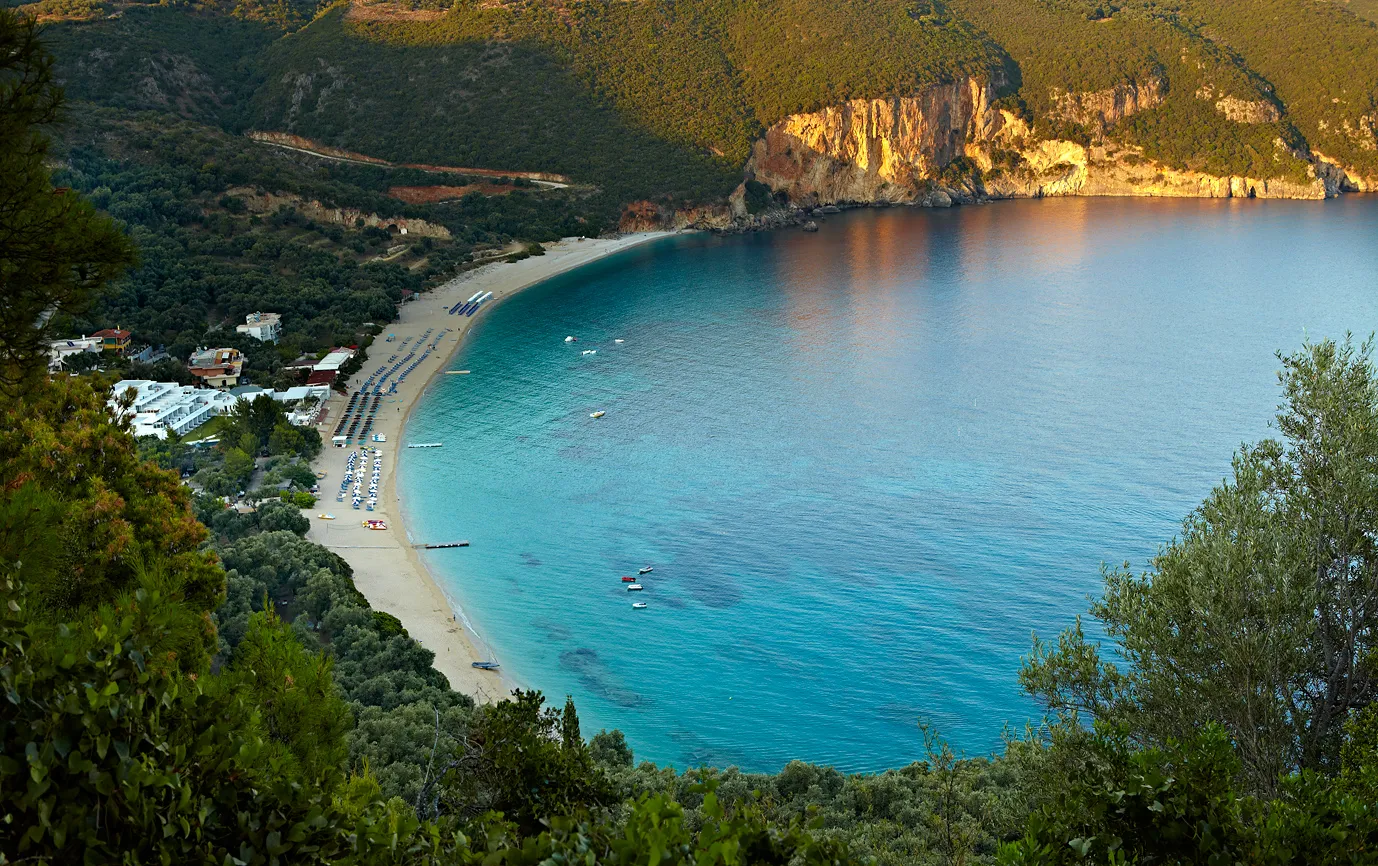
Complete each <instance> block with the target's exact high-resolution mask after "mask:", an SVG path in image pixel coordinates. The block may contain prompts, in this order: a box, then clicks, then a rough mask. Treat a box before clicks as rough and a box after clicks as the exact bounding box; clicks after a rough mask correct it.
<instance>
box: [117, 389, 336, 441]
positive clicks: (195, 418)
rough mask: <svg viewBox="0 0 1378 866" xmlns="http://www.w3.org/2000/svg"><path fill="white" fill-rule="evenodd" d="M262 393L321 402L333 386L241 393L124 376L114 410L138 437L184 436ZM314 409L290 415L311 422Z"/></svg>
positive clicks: (284, 399) (286, 399) (281, 398)
mask: <svg viewBox="0 0 1378 866" xmlns="http://www.w3.org/2000/svg"><path fill="white" fill-rule="evenodd" d="M130 393H132V394H133V401H134V402H133V403H132V404H131V405H130V406H129V407H127V408H126V407H123V406H121V405H120V404H121V400H122V398H124V397H125V396H126V395H128V394H130ZM259 394H268V395H269V396H271V397H272V398H273V399H274V400H277V401H279V402H282V403H289V402H301V401H303V400H315V401H316V402H317V403H318V404H319V403H324V402H325V401H326V400H328V399H330V387H329V386H328V385H326V386H301V387H297V388H292V389H289V390H287V391H269V390H267V389H261V388H245V389H242V391H241V393H238V394H232V393H230V392H228V391H216V390H213V389H210V388H193V387H192V386H191V385H178V384H175V383H173V382H150V381H148V380H147V379H123V380H121V381H119V382H116V383H115V387H114V388H113V389H111V392H110V409H111V411H113V412H114V413H115V415H116V417H119V418H130V419H131V426H132V428H133V429H132V432H133V433H134V435H135V436H157V437H158V438H159V439H166V438H167V431H169V430H171V431H172V432H174V433H176V434H177V435H178V436H181V435H183V434H185V433H187V432H189V431H191V430H195V429H196V428H197V427H200V426H201V425H202V424H204V423H206V422H207V421H209V420H210V419H212V418H214V417H215V416H217V415H224V414H225V413H226V412H229V411H230V410H231V409H233V408H234V407H235V406H236V405H237V404H238V403H239V401H240V400H252V399H254V398H255V397H257V396H258V395H259ZM311 414H312V413H310V412H304V413H294V414H293V415H291V416H289V420H290V421H292V422H293V423H305V424H309V423H310V421H311Z"/></svg>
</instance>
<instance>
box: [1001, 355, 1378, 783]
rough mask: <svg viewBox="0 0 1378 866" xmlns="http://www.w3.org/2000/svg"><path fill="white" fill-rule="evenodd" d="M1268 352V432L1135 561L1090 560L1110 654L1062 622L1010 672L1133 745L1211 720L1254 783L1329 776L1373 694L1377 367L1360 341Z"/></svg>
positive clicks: (1377, 614) (1377, 629)
mask: <svg viewBox="0 0 1378 866" xmlns="http://www.w3.org/2000/svg"><path fill="white" fill-rule="evenodd" d="M1282 360H1283V370H1282V373H1281V380H1282V387H1283V393H1284V395H1285V396H1286V400H1287V402H1286V404H1285V407H1284V410H1283V411H1282V412H1281V413H1280V414H1279V416H1278V419H1277V428H1278V430H1279V432H1281V434H1282V436H1283V440H1282V441H1280V442H1279V441H1274V440H1264V441H1262V442H1259V443H1257V444H1256V445H1253V446H1251V447H1248V448H1245V449H1244V450H1243V451H1241V452H1240V453H1239V454H1238V455H1237V456H1236V458H1235V461H1234V467H1233V473H1232V475H1233V477H1232V478H1230V479H1228V480H1227V482H1226V483H1224V484H1222V485H1221V486H1220V487H1218V488H1216V489H1215V490H1214V491H1212V493H1211V495H1210V496H1209V497H1208V498H1207V499H1206V502H1205V503H1204V504H1203V505H1202V506H1201V508H1200V509H1198V510H1197V511H1196V512H1195V513H1194V514H1192V515H1191V517H1189V518H1188V519H1187V521H1186V523H1185V524H1184V526H1183V529H1182V536H1181V538H1180V539H1177V540H1175V541H1174V542H1173V543H1171V544H1169V545H1168V546H1167V547H1166V548H1164V549H1163V551H1162V552H1161V553H1160V554H1159V555H1158V557H1157V558H1156V559H1155V560H1154V561H1153V568H1152V571H1151V572H1149V573H1147V574H1142V575H1136V574H1133V573H1132V572H1130V571H1129V570H1128V569H1127V568H1121V569H1115V570H1112V571H1109V572H1107V574H1106V579H1105V582H1106V586H1105V593H1104V595H1103V596H1102V597H1101V599H1100V600H1098V601H1097V602H1096V603H1095V604H1094V605H1093V606H1092V613H1093V614H1094V615H1095V616H1096V617H1097V618H1098V619H1100V620H1101V621H1102V622H1103V623H1105V626H1106V630H1107V632H1108V634H1109V635H1110V636H1111V637H1112V638H1113V639H1114V640H1115V641H1116V643H1117V645H1118V646H1117V648H1116V652H1114V653H1113V654H1111V655H1109V656H1103V655H1102V654H1101V653H1100V651H1099V650H1098V648H1097V647H1095V646H1093V645H1091V644H1089V643H1088V642H1087V641H1086V640H1085V638H1084V637H1083V635H1082V632H1081V629H1080V626H1079V625H1078V626H1077V627H1076V628H1073V629H1071V630H1069V631H1068V632H1066V633H1064V634H1063V635H1062V636H1061V638H1060V639H1059V640H1058V641H1057V642H1056V644H1045V643H1041V642H1040V643H1036V645H1035V647H1034V652H1033V656H1032V660H1031V664H1030V665H1029V666H1028V668H1027V669H1026V671H1025V674H1024V681H1025V684H1026V686H1027V687H1028V688H1029V689H1030V690H1031V691H1033V692H1035V693H1037V694H1039V695H1042V696H1043V697H1045V699H1046V700H1047V701H1048V703H1049V706H1050V707H1051V708H1052V709H1053V710H1054V711H1055V712H1060V713H1067V712H1079V713H1081V714H1083V715H1089V716H1092V717H1094V718H1096V719H1100V720H1104V721H1107V722H1110V723H1113V724H1116V725H1122V726H1124V727H1126V728H1127V729H1128V730H1130V731H1133V732H1134V733H1135V735H1136V736H1137V737H1139V738H1140V739H1141V740H1142V741H1145V742H1149V743H1165V742H1168V741H1169V740H1176V741H1180V742H1185V741H1186V740H1187V739H1188V738H1189V737H1190V736H1191V735H1192V734H1193V733H1194V732H1195V731H1196V730H1197V729H1198V728H1199V727H1200V725H1201V724H1202V722H1203V721H1210V722H1213V723H1216V724H1219V725H1221V726H1222V727H1223V729H1224V730H1225V731H1226V732H1227V733H1228V735H1229V737H1230V739H1231V740H1232V741H1233V742H1234V744H1235V748H1236V749H1237V750H1238V752H1239V755H1240V759H1241V760H1242V763H1243V771H1244V776H1245V778H1246V780H1247V784H1248V785H1249V787H1251V788H1253V789H1255V790H1259V791H1269V790H1272V789H1273V787H1274V786H1275V785H1276V784H1277V780H1278V779H1279V778H1280V777H1281V776H1283V775H1285V774H1288V773H1291V772H1295V771H1297V770H1314V771H1320V772H1325V773H1328V774H1333V773H1335V772H1337V771H1338V768H1339V766H1340V762H1341V751H1342V748H1343V744H1344V741H1345V738H1344V727H1345V725H1346V723H1347V722H1348V721H1349V720H1350V719H1351V717H1352V716H1353V714H1354V713H1355V712H1357V711H1359V710H1361V709H1363V708H1364V707H1366V706H1368V705H1369V704H1371V703H1372V702H1373V700H1374V697H1375V691H1378V670H1375V669H1374V667H1373V664H1374V661H1375V660H1376V659H1378V643H1376V642H1375V634H1378V554H1376V553H1375V550H1374V547H1373V544H1374V540H1373V535H1372V527H1374V526H1375V525H1378V486H1375V485H1374V483H1373V480H1372V468H1371V467H1372V466H1373V464H1374V462H1375V461H1378V370H1375V368H1374V366H1373V364H1372V361H1371V360H1370V357H1369V347H1367V346H1365V347H1363V348H1362V349H1358V348H1355V347H1353V346H1352V345H1349V344H1344V345H1336V344H1334V343H1331V342H1322V343H1319V344H1316V345H1314V346H1310V347H1308V348H1307V349H1306V350H1304V351H1302V352H1300V353H1298V354H1296V355H1293V356H1288V357H1285V358H1283V359H1282ZM1121 660H1123V662H1124V663H1127V664H1126V665H1124V666H1122V661H1121Z"/></svg>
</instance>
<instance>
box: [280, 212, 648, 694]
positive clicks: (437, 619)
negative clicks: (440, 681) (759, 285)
mask: <svg viewBox="0 0 1378 866" xmlns="http://www.w3.org/2000/svg"><path fill="white" fill-rule="evenodd" d="M668 234H670V233H669V232H643V233H637V234H629V235H624V236H622V237H620V238H616V239H593V238H586V239H583V240H578V239H574V238H566V239H564V240H562V241H560V242H558V243H554V244H548V245H546V254H545V255H544V256H534V257H532V258H528V259H524V260H522V261H520V262H515V263H512V264H507V263H501V264H491V265H485V266H484V267H481V268H478V269H476V270H473V271H469V272H467V273H465V274H462V275H461V276H459V277H457V278H456V279H454V280H452V281H450V282H449V283H446V284H445V285H443V286H441V287H439V288H437V289H434V290H432V291H430V292H427V293H426V294H424V295H421V296H419V298H418V299H417V300H414V301H412V302H411V303H408V304H406V305H404V306H403V307H402V312H401V316H400V317H399V318H398V320H397V321H395V322H393V323H391V324H389V325H388V326H387V327H386V328H385V330H384V332H383V336H380V337H378V338H377V339H376V340H375V342H374V344H373V346H372V347H371V350H370V352H369V356H370V357H369V360H368V361H366V362H365V363H364V365H363V368H362V369H361V370H360V371H359V372H358V373H356V374H355V375H354V377H353V378H352V379H351V380H350V381H349V393H351V394H352V393H353V392H354V391H355V390H356V389H357V388H358V387H359V385H360V384H362V382H363V381H364V380H365V379H366V378H368V376H369V374H370V373H372V372H373V371H375V370H377V369H378V367H379V365H381V364H382V363H383V362H384V361H386V360H387V358H388V356H389V355H390V354H392V351H393V348H394V347H396V346H400V345H401V344H402V342H403V341H405V340H407V339H408V338H410V340H411V342H410V343H408V344H407V347H406V349H404V350H401V351H403V352H404V353H405V352H406V351H410V350H411V349H412V348H413V347H415V346H417V345H418V344H420V343H421V337H422V335H423V334H425V333H426V331H427V329H431V334H430V336H429V337H427V338H426V340H425V345H430V343H432V342H434V341H435V339H436V337H437V335H439V334H440V333H441V332H442V331H444V330H445V329H447V328H448V329H449V330H448V332H446V333H445V334H444V336H443V337H442V338H441V340H440V342H439V344H438V346H437V350H436V351H435V352H432V353H431V355H430V357H428V358H427V359H426V360H425V361H424V362H423V363H422V364H421V365H420V366H418V367H417V368H416V369H415V370H413V371H412V372H411V374H410V375H409V376H408V377H407V379H406V381H405V382H403V383H402V384H401V386H400V387H399V388H398V390H397V393H396V394H391V395H389V396H388V397H386V398H385V399H384V400H383V402H382V404H381V406H380V407H379V412H378V416H377V419H376V421H375V422H374V427H373V431H372V432H373V433H376V434H382V435H383V436H385V437H386V439H387V441H386V442H384V443H375V442H370V443H368V444H369V446H370V447H372V448H377V449H379V450H381V451H382V453H383V472H382V477H381V481H382V484H381V493H380V496H379V501H378V506H377V507H376V509H375V510H374V511H372V512H368V511H365V510H363V509H360V510H359V511H355V510H354V509H353V508H351V507H350V504H349V502H347V501H346V502H336V501H335V494H336V492H337V491H338V490H339V486H340V479H341V478H342V477H343V475H344V466H345V461H346V459H347V457H348V455H349V454H350V453H351V452H352V451H354V450H356V449H358V448H360V447H362V446H360V445H358V444H356V443H350V447H348V448H335V447H332V446H331V444H330V437H331V434H332V433H333V432H334V429H335V424H336V422H337V421H339V418H340V414H341V413H342V412H343V411H344V408H345V406H346V404H347V402H348V396H347V395H346V396H344V397H341V396H340V395H339V393H338V392H337V393H336V394H334V395H333V397H332V398H331V401H330V404H329V407H328V408H329V412H328V414H327V416H326V418H325V419H324V420H323V421H322V422H321V423H320V424H319V425H318V427H317V429H318V430H319V431H320V434H321V439H322V440H323V441H324V442H325V444H326V447H325V448H324V449H323V450H322V452H321V456H320V457H319V458H318V459H317V460H316V462H315V469H316V471H317V472H324V473H325V474H326V475H325V478H324V479H323V480H322V481H321V482H320V485H321V500H320V502H319V503H317V505H316V507H315V508H313V509H310V510H309V511H306V512H303V513H305V514H306V515H307V516H308V517H310V519H311V531H310V533H309V535H308V537H309V538H310V539H311V540H312V541H315V542H317V543H318V544H322V545H324V546H326V547H328V548H330V549H331V550H333V551H335V552H336V553H338V554H339V555H340V556H342V557H343V558H344V559H345V561H347V562H348V563H349V564H350V566H351V567H353V569H354V583H355V585H356V586H358V588H359V591H360V592H362V593H363V594H364V596H365V597H366V598H368V600H369V603H370V604H372V605H373V607H375V608H377V609H378V610H383V611H387V612H388V613H390V614H392V615H393V616H395V617H397V618H398V619H399V620H401V621H402V624H403V626H405V627H406V629H407V631H408V633H410V634H411V636H412V637H413V638H415V639H416V640H417V641H418V642H419V643H421V644H422V645H423V646H425V647H426V648H428V649H430V650H432V651H433V652H434V653H435V667H436V669H437V670H439V671H440V672H441V673H443V674H445V676H446V677H448V678H449V680H450V685H451V687H453V688H454V689H456V690H458V691H461V692H464V693H465V694H468V695H471V696H473V697H474V699H475V700H477V701H480V702H488V701H495V700H500V699H502V698H503V697H505V696H506V694H507V693H508V691H509V688H510V686H511V681H510V680H509V679H506V678H504V677H503V676H501V675H499V674H497V673H490V672H486V671H481V670H478V669H476V668H474V667H472V663H473V662H475V661H483V660H487V659H489V658H490V656H489V654H488V651H487V647H486V646H485V644H484V642H483V639H482V633H481V632H482V629H481V625H480V624H477V623H474V622H473V621H472V620H471V619H469V618H467V617H466V616H465V615H464V612H462V611H460V610H459V608H458V605H456V604H455V603H454V602H453V600H451V599H450V598H449V597H448V596H447V595H446V594H445V592H444V590H442V589H441V587H440V586H439V584H437V583H436V581H435V580H434V578H433V577H432V576H431V574H430V572H429V570H428V569H427V568H426V567H425V565H424V564H423V563H422V562H421V559H420V556H419V555H418V553H417V548H416V546H415V545H414V544H413V541H412V539H411V537H410V536H409V535H408V533H407V530H406V527H405V526H404V525H403V522H402V513H401V507H400V506H401V503H400V501H399V499H398V496H397V484H396V469H397V462H398V456H399V448H400V446H401V438H402V430H403V428H404V426H405V425H406V421H407V416H408V415H409V414H410V413H411V409H412V407H413V406H414V405H416V402H417V400H418V399H419V398H420V397H421V395H422V394H423V393H425V391H426V388H427V386H428V385H429V384H430V382H431V380H432V379H433V378H434V377H435V376H436V375H437V374H439V373H441V371H443V370H445V369H447V368H448V367H449V362H450V359H451V357H453V355H454V351H455V349H456V348H458V347H459V345H460V343H461V341H462V340H463V339H464V336H465V334H466V332H467V331H468V329H469V328H470V327H471V326H472V325H473V323H474V322H475V321H476V320H477V319H478V318H479V317H480V316H483V315H485V314H486V313H487V312H488V311H489V310H491V309H492V308H493V306H495V305H496V304H498V303H501V302H502V301H503V300H504V299H505V298H508V297H510V296H511V295H513V294H515V293H516V292H519V291H521V290H522V289H524V288H527V287H529V286H532V285H535V284H536V283H539V282H541V281H542V280H545V279H548V278H550V277H553V276H555V275H557V274H561V273H564V272H565V271H568V270H571V269H573V268H577V267H580V266H581V265H586V264H588V263H590V262H593V261H596V260H598V259H601V258H604V257H605V256H608V255H611V254H613V253H616V252H619V251H621V250H625V249H628V248H630V247H634V246H637V245H638V244H643V243H646V242H648V241H652V240H657V239H659V238H662V237H666V236H667V235H668ZM477 291H485V292H492V293H493V298H492V300H491V301H490V302H489V303H487V304H485V305H484V306H483V308H482V309H481V310H480V312H479V313H478V314H476V315H474V316H472V317H460V316H452V315H450V314H449V310H450V308H451V307H453V306H454V305H455V304H456V303H459V302H460V301H463V300H465V299H467V298H468V297H469V296H470V295H472V294H474V293H475V292H477ZM388 334H393V335H395V339H394V340H393V342H391V343H389V342H385V337H386V335H388ZM418 356H419V352H418ZM321 513H329V514H333V515H334V516H335V518H336V519H334V520H322V519H320V518H318V517H317V515H318V514H321ZM366 517H367V518H381V519H383V520H385V521H387V525H388V528H387V530H386V531H379V530H368V529H365V528H363V525H362V521H363V519H364V518H366ZM425 540H426V541H431V542H436V541H453V540H458V539H425ZM463 553H464V551H463V550H459V551H455V554H456V555H460V556H462V555H463ZM499 661H501V660H499Z"/></svg>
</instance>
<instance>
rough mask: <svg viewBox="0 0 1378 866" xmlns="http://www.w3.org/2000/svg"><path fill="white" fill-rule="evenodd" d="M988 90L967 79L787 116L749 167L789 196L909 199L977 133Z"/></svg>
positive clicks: (761, 142) (754, 154)
mask: <svg viewBox="0 0 1378 866" xmlns="http://www.w3.org/2000/svg"><path fill="white" fill-rule="evenodd" d="M988 97H989V89H988V88H987V87H986V86H985V85H984V84H983V83H981V82H978V81H976V80H975V79H965V80H963V81H961V82H958V83H954V84H939V85H935V86H933V87H928V88H925V89H924V90H923V91H921V92H920V93H919V94H917V95H915V96H912V97H893V98H890V99H854V100H850V101H848V102H844V103H842V104H840V105H836V106H830V107H828V108H824V109H823V110H821V111H816V112H811V113H809V114H796V115H792V116H790V117H787V118H785V119H784V120H782V121H780V122H779V123H777V124H775V125H774V126H772V127H770V129H768V130H766V134H765V137H764V138H762V139H760V140H759V141H757V142H756V144H755V147H754V148H753V151H752V156H751V160H750V162H749V163H748V166H749V172H750V173H751V174H753V175H754V176H755V179H756V180H758V181H760V182H761V183H764V184H767V185H769V186H770V187H771V188H772V189H774V190H776V191H777V192H779V191H784V192H786V193H788V194H789V197H790V200H791V201H808V200H812V201H814V202H822V203H832V202H839V201H856V202H880V201H887V202H908V201H913V200H914V199H915V197H916V196H917V195H919V194H920V193H921V192H922V191H923V190H924V188H925V185H924V183H923V181H925V180H927V179H930V178H933V177H936V176H937V174H938V173H939V172H940V171H941V170H942V168H943V167H944V166H946V165H947V164H949V163H951V162H952V161H953V160H954V159H956V158H957V157H959V156H962V155H963V154H964V150H965V147H966V144H967V141H968V139H970V138H972V137H979V136H980V135H981V134H982V131H981V130H978V129H975V128H974V125H975V124H976V123H977V122H978V121H980V120H984V119H985V118H986V117H987V115H988V114H989V105H988V103H987V99H988Z"/></svg>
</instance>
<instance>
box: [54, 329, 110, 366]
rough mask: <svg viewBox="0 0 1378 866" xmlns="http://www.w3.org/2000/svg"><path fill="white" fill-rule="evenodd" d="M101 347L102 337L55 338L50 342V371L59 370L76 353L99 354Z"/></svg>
mask: <svg viewBox="0 0 1378 866" xmlns="http://www.w3.org/2000/svg"><path fill="white" fill-rule="evenodd" d="M101 348H102V340H101V338H100V337H79V338H73V339H70V340H53V341H52V342H51V343H49V344H48V372H50V373H56V372H59V371H60V370H61V369H62V368H63V367H64V366H65V365H66V363H67V361H68V359H70V358H72V357H73V356H74V355H99V354H100V352H101Z"/></svg>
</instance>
